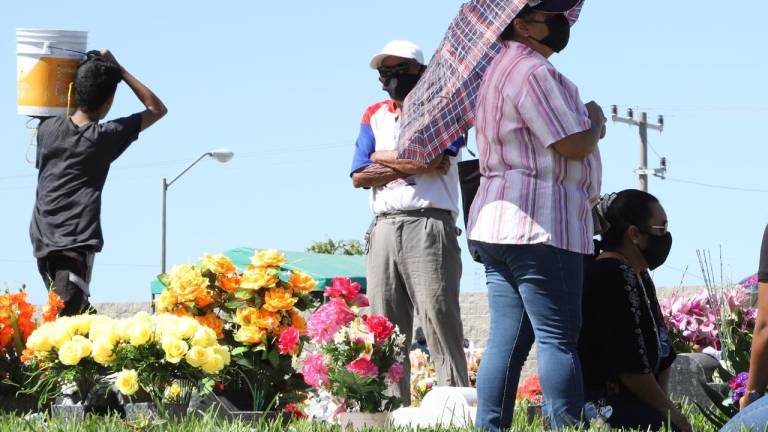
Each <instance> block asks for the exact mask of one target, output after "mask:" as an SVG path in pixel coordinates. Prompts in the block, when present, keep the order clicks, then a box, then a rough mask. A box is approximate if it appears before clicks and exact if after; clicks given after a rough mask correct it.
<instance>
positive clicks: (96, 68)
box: [75, 56, 123, 113]
mask: <svg viewBox="0 0 768 432" xmlns="http://www.w3.org/2000/svg"><path fill="white" fill-rule="evenodd" d="M122 80H123V74H122V72H121V70H120V66H118V65H117V64H115V63H114V62H112V61H109V60H107V59H105V58H103V57H98V56H95V57H91V58H89V59H88V60H86V61H84V62H83V63H82V64H80V66H79V67H78V68H77V73H76V74H75V100H77V104H78V105H79V106H80V110H81V111H83V112H87V113H92V112H96V111H97V110H98V109H99V108H101V107H102V106H103V105H104V103H105V102H106V101H107V100H109V98H111V97H112V96H114V95H115V91H116V90H117V85H118V84H119V83H120V81H122Z"/></svg>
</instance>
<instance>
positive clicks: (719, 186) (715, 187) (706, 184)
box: [666, 177, 768, 193]
mask: <svg viewBox="0 0 768 432" xmlns="http://www.w3.org/2000/svg"><path fill="white" fill-rule="evenodd" d="M666 180H669V181H671V182H675V183H683V184H689V185H694V186H701V187H707V188H711V189H722V190H731V191H738V192H752V193H768V189H753V188H745V187H738V186H725V185H718V184H712V183H703V182H698V181H693V180H682V179H676V178H670V177H667V178H666Z"/></svg>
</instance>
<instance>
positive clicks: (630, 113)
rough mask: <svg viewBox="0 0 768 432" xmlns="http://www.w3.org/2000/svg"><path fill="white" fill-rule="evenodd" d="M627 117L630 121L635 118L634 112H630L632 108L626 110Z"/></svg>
mask: <svg viewBox="0 0 768 432" xmlns="http://www.w3.org/2000/svg"><path fill="white" fill-rule="evenodd" d="M627 117H629V118H630V119H633V118H635V112H634V111H632V108H629V109H628V110H627Z"/></svg>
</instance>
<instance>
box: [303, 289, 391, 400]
mask: <svg viewBox="0 0 768 432" xmlns="http://www.w3.org/2000/svg"><path fill="white" fill-rule="evenodd" d="M325 295H326V296H327V297H328V301H327V302H326V303H325V304H324V305H322V306H320V308H318V309H317V310H316V311H315V312H314V313H313V314H312V316H311V317H310V319H309V324H308V330H307V331H308V334H309V336H310V337H311V338H312V342H313V343H314V344H315V346H316V352H315V353H314V354H311V355H309V356H308V357H307V358H306V359H305V360H304V366H303V368H302V373H303V374H304V379H305V381H306V382H307V384H309V385H311V386H312V387H314V388H315V389H324V390H327V391H328V392H329V393H330V394H331V395H332V396H333V397H334V399H335V400H336V402H338V405H339V409H338V410H337V412H355V411H359V412H364V413H379V412H385V411H392V410H395V409H397V408H398V407H399V406H400V405H401V404H402V400H401V399H400V398H398V397H395V396H385V394H384V392H385V391H386V389H387V387H388V386H389V385H390V384H397V383H399V382H400V380H401V379H402V378H403V373H404V368H403V363H402V361H403V358H404V354H403V350H404V343H405V338H404V337H403V336H402V335H401V334H400V331H399V330H398V329H397V327H396V326H394V325H393V324H392V323H391V322H390V321H389V320H388V319H387V318H385V317H383V316H377V315H370V316H369V315H361V314H360V308H362V307H366V306H368V299H367V298H366V297H365V296H364V295H362V294H360V285H359V284H357V283H353V282H351V281H350V280H349V279H345V278H336V279H334V280H333V284H332V286H329V287H327V288H326V290H325Z"/></svg>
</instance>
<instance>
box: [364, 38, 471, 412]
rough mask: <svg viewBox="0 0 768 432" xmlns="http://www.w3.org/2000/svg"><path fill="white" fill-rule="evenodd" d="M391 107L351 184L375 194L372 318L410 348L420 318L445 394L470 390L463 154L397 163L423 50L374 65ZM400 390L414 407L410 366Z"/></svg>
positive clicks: (381, 111)
mask: <svg viewBox="0 0 768 432" xmlns="http://www.w3.org/2000/svg"><path fill="white" fill-rule="evenodd" d="M370 67H371V68H372V69H375V70H377V71H378V72H379V81H380V82H381V83H382V85H383V89H384V90H385V91H387V93H389V96H390V99H389V100H385V101H383V102H379V103H377V104H374V105H372V106H370V107H368V109H366V110H365V114H364V115H363V120H362V124H361V126H360V135H359V137H358V139H357V143H356V146H355V153H354V159H353V163H352V171H351V177H352V183H353V185H354V186H355V187H356V188H370V189H371V198H370V207H371V211H372V212H373V213H374V215H375V218H374V221H373V223H372V224H371V227H370V229H369V230H368V233H367V234H366V244H367V247H366V249H367V257H366V268H367V283H368V292H367V293H368V297H369V299H370V302H371V311H372V313H374V314H380V315H385V316H386V317H388V318H389V319H390V320H391V321H392V322H393V323H394V324H395V325H397V326H398V327H399V328H400V330H401V331H402V332H403V334H405V336H406V343H405V346H406V347H409V346H411V339H412V333H413V318H414V310H415V311H416V314H417V317H418V320H419V322H420V323H421V326H422V327H423V329H424V333H425V336H426V339H427V345H428V346H429V351H430V355H431V358H432V360H433V361H434V364H435V369H436V371H437V376H438V383H439V385H443V386H457V387H466V386H467V385H468V384H469V379H468V377H467V363H466V358H465V357H464V351H463V345H462V342H463V341H464V336H463V328H462V325H461V316H460V310H459V281H460V279H461V251H460V249H459V244H458V239H457V237H458V235H459V233H460V230H459V229H458V228H457V227H456V217H457V216H458V213H459V208H458V196H459V190H458V188H459V186H458V184H459V182H458V170H457V166H456V158H457V157H456V154H457V153H458V146H454V147H452V148H451V149H449V151H448V152H446V153H445V154H443V155H442V156H440V157H438V158H437V159H436V160H434V161H433V162H431V163H430V164H429V165H424V164H420V163H418V162H416V161H411V160H404V159H398V158H397V156H398V148H397V141H398V135H399V131H400V110H401V108H402V106H403V101H404V100H405V98H406V96H408V93H409V92H410V91H411V90H413V88H414V87H415V86H416V83H417V82H418V81H419V78H420V77H421V75H422V74H423V73H424V70H425V69H426V66H425V63H424V55H423V54H422V51H421V49H420V48H419V47H418V46H416V45H415V44H413V43H411V42H408V41H392V42H390V43H388V44H387V45H386V46H385V47H384V49H383V50H382V51H381V52H380V53H379V54H377V55H376V56H374V57H373V58H372V59H371V62H370ZM404 366H405V374H404V377H403V379H402V381H401V382H400V385H399V388H397V389H393V390H394V391H395V393H399V395H400V396H401V397H402V398H403V400H404V403H405V404H406V405H408V404H410V363H409V361H408V359H407V358H406V359H405V362H404Z"/></svg>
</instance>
